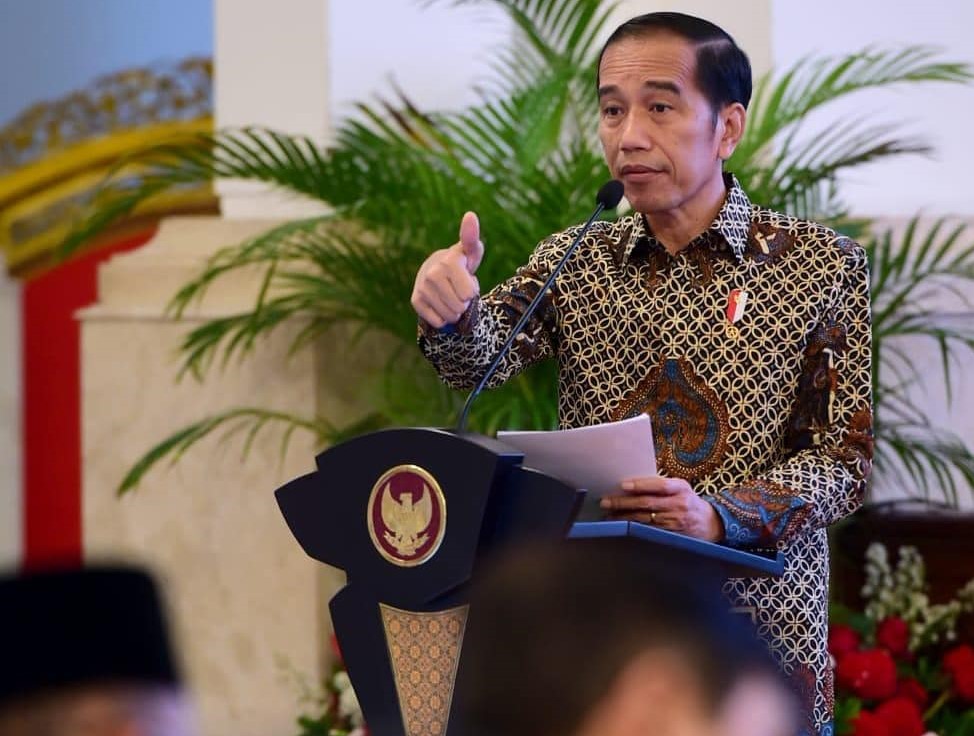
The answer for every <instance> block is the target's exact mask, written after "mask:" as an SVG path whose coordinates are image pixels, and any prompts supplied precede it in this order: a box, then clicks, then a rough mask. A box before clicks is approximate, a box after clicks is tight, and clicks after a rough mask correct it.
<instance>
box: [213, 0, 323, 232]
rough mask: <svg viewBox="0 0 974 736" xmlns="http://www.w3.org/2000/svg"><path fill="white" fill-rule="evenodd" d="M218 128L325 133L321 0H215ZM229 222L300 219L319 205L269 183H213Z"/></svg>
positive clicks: (319, 138) (315, 136)
mask: <svg viewBox="0 0 974 736" xmlns="http://www.w3.org/2000/svg"><path fill="white" fill-rule="evenodd" d="M213 5H214V13H215V28H216V31H215V33H216V38H215V39H214V49H213V60H214V82H215V108H216V109H215V116H216V125H217V127H218V128H224V127H228V126H242V125H256V126H264V127H268V128H273V129H275V130H280V131H283V132H286V133H291V134H302V135H307V136H310V137H311V138H313V139H314V140H315V141H317V142H318V143H320V144H322V143H324V142H325V141H326V140H327V139H328V136H329V135H330V133H331V126H330V123H329V104H328V100H329V96H328V95H329V90H328V23H327V15H328V14H327V11H328V2H327V0H277V2H267V0H214V4H213ZM217 191H218V192H219V194H220V198H221V210H222V213H223V216H224V217H226V218H229V219H262V218H294V217H306V216H310V215H314V214H320V213H322V212H323V208H322V206H321V205H320V204H319V203H317V202H314V201H312V200H308V199H298V198H293V197H290V196H285V195H283V194H281V193H277V192H272V193H269V192H268V187H265V186H261V185H256V184H254V183H252V182H243V181H237V180H224V181H220V182H219V183H218V185H217Z"/></svg>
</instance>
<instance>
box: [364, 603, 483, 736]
mask: <svg viewBox="0 0 974 736" xmlns="http://www.w3.org/2000/svg"><path fill="white" fill-rule="evenodd" d="M379 609H380V610H381V612H382V623H383V627H384V628H385V632H386V644H387V645H388V647H389V657H390V659H391V660H392V672H393V676H394V678H395V680H396V691H397V693H398V695H399V709H400V712H401V713H402V722H403V726H404V727H405V730H406V734H407V736H440V735H441V734H444V733H446V727H447V723H448V721H449V718H450V705H451V703H452V702H453V690H454V687H455V685H456V675H457V663H458V662H459V660H460V648H461V646H462V644H463V632H464V629H465V628H466V625H467V610H468V606H460V607H459V608H451V609H449V610H447V611H434V612H430V613H414V612H412V611H402V610H400V609H398V608H393V607H392V606H386V605H383V604H381V603H380V604H379Z"/></svg>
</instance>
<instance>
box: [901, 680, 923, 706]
mask: <svg viewBox="0 0 974 736" xmlns="http://www.w3.org/2000/svg"><path fill="white" fill-rule="evenodd" d="M896 697H898V698H900V697H902V698H909V699H910V700H912V701H913V702H914V703H916V704H917V705H919V706H920V707H921V708H926V707H927V703H929V702H930V694H929V693H928V692H927V691H926V689H925V688H924V687H923V685H921V684H920V682H919V681H918V680H917V679H916V678H915V677H904V678H902V679H901V680H900V681H899V682H898V683H896Z"/></svg>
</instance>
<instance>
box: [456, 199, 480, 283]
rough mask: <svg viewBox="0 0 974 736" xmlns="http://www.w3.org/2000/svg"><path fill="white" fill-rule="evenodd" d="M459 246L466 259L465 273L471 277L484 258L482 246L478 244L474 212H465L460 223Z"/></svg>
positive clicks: (478, 235)
mask: <svg viewBox="0 0 974 736" xmlns="http://www.w3.org/2000/svg"><path fill="white" fill-rule="evenodd" d="M460 245H461V246H462V249H463V255H464V256H465V257H466V259H467V263H466V266H467V273H469V274H470V275H471V276H473V275H474V274H475V273H477V268H478V267H479V266H480V262H481V261H482V260H483V258H484V244H483V243H482V242H480V220H479V219H477V215H476V213H474V212H467V213H466V214H465V215H464V216H463V219H462V220H461V221H460Z"/></svg>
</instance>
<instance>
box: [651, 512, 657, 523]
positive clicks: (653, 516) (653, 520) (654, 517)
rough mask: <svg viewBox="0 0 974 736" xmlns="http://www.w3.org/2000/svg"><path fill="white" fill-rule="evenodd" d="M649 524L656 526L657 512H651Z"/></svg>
mask: <svg viewBox="0 0 974 736" xmlns="http://www.w3.org/2000/svg"><path fill="white" fill-rule="evenodd" d="M649 523H650V524H655V523H656V512H655V511H650V512H649Z"/></svg>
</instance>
